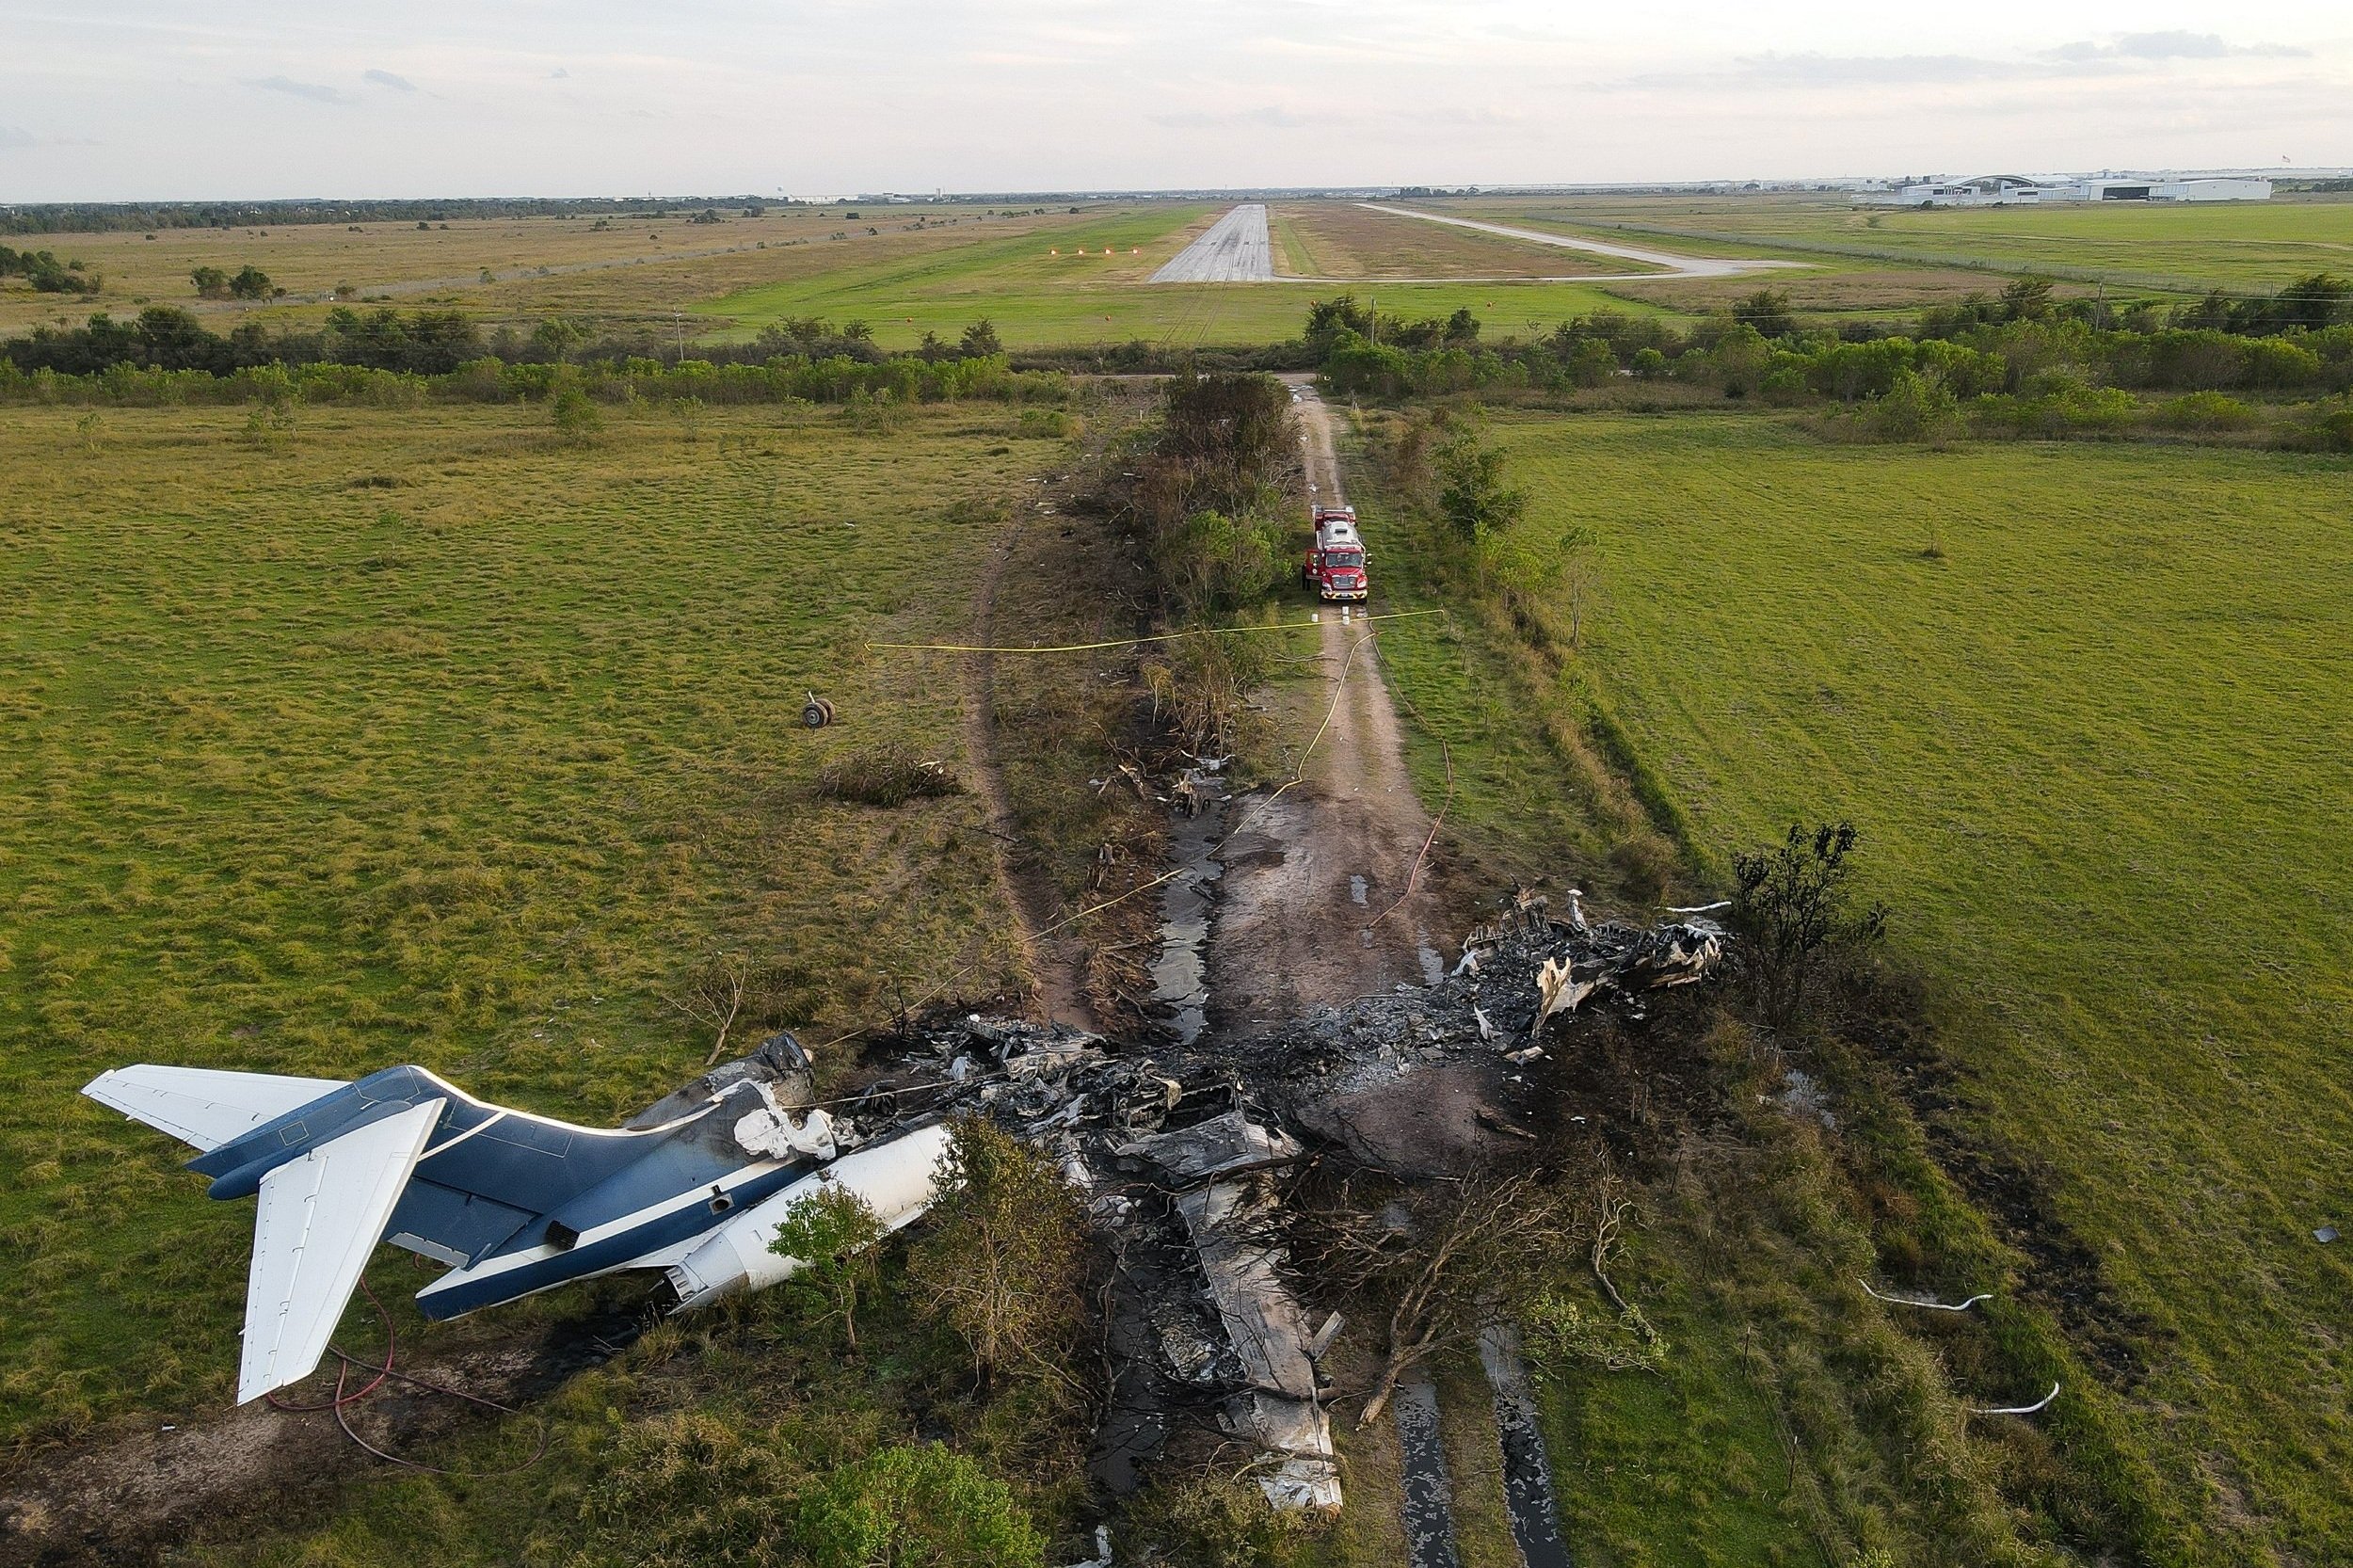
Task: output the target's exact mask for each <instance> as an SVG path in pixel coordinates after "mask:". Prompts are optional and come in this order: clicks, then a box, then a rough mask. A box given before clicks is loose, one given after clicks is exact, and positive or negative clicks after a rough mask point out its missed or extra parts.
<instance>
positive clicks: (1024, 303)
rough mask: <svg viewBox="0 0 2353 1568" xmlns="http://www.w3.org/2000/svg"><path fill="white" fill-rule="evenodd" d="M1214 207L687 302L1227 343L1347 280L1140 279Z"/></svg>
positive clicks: (1513, 322)
mask: <svg viewBox="0 0 2353 1568" xmlns="http://www.w3.org/2000/svg"><path fill="white" fill-rule="evenodd" d="M1222 211H1224V208H1223V207H1222V206H1203V205H1147V206H1138V207H1134V208H1130V209H1121V210H1115V211H1112V212H1108V213H1102V214H1093V215H1088V216H1086V217H1085V219H1084V220H1083V221H1081V222H1079V223H1076V224H1074V225H1071V226H1068V227H1063V228H1057V229H1055V230H1054V231H1053V232H1050V233H1037V234H1022V235H1017V236H1016V237H1013V238H1010V239H1005V238H996V237H993V236H988V235H985V234H983V233H979V232H976V233H975V234H974V235H973V237H972V238H971V240H970V241H968V242H966V243H958V244H951V245H944V246H941V247H938V248H933V249H928V250H926V251H924V252H923V253H921V254H920V255H900V254H894V255H891V256H888V257H885V258H882V259H877V260H868V259H866V258H865V257H863V256H861V255H859V254H856V253H854V252H850V251H843V252H840V261H841V264H839V265H830V266H828V267H826V268H825V269H824V270H822V271H809V272H808V273H806V274H805V275H802V276H796V277H792V278H789V279H785V280H779V281H776V282H773V283H763V284H760V285H756V286H753V287H750V288H744V289H739V290H737V291H736V292H734V293H731V294H728V295H724V296H720V297H717V298H714V299H707V300H704V301H702V302H700V303H697V304H696V305H695V306H694V307H693V309H694V312H696V314H698V315H702V316H705V317H725V318H727V321H726V323H725V324H724V325H723V326H720V327H719V328H718V330H717V335H718V336H720V337H722V338H742V337H749V336H750V335H752V333H754V332H756V331H757V330H758V329H759V328H760V327H761V326H762V325H764V324H766V323H768V322H771V321H777V320H782V319H785V318H787V317H796V316H811V315H814V316H824V317H826V318H829V319H831V320H834V321H837V322H839V321H848V320H853V319H856V320H862V321H865V322H866V323H868V324H869V325H870V326H872V328H873V329H874V338H875V341H876V342H877V343H880V344H883V345H884V346H885V347H888V348H906V347H912V346H914V345H915V344H918V343H920V341H921V339H922V335H923V334H924V333H925V332H936V333H937V334H938V335H939V336H940V337H942V338H945V339H949V340H951V341H952V340H953V339H954V338H955V337H956V335H957V334H958V333H960V332H962V331H963V330H964V328H966V327H968V326H969V325H971V324H972V323H973V322H974V321H977V320H979V319H981V318H982V317H984V316H985V317H987V318H988V319H989V320H990V321H991V322H992V323H993V324H994V325H995V326H996V328H997V331H998V335H999V336H1000V338H1002V339H1003V340H1004V342H1005V343H1006V344H1007V345H1008V346H1010V347H1014V348H1033V347H1037V348H1042V347H1057V346H1064V345H1071V344H1080V345H1086V344H1123V343H1128V342H1131V341H1134V340H1137V339H1144V340H1147V341H1150V342H1153V343H1160V344H1173V345H1176V346H1178V347H1185V346H1233V345H1241V344H1263V343H1279V342H1284V341H1286V340H1289V339H1290V338H1294V337H1296V336H1298V334H1299V330H1300V324H1301V323H1302V322H1303V321H1304V320H1305V318H1306V314H1307V306H1308V304H1309V302H1310V301H1312V300H1315V299H1319V298H1322V297H1326V296H1331V295H1333V294H1335V293H1337V292H1340V291H1341V290H1342V289H1344V288H1346V287H1349V286H1350V285H1336V284H1331V283H1289V282H1271V283H1153V282H1150V281H1148V280H1149V279H1150V277H1151V275H1152V274H1153V272H1155V271H1156V270H1158V269H1159V267H1160V264H1162V263H1164V262H1166V261H1167V260H1168V259H1169V258H1170V257H1172V256H1174V255H1176V254H1177V252H1178V251H1179V250H1181V249H1183V248H1184V247H1185V245H1186V244H1187V243H1188V242H1189V241H1190V240H1191V239H1192V237H1193V234H1195V233H1197V232H1200V231H1201V230H1202V229H1204V228H1207V227H1208V226H1209V223H1210V222H1211V221H1213V220H1214V219H1215V218H1216V216H1217V215H1218V214H1219V213H1220V212H1222ZM1394 221H1395V222H1396V223H1398V224H1399V225H1401V226H1403V225H1406V224H1408V223H1409V222H1410V220H1407V219H1396V220H1394ZM1276 229H1277V239H1276V245H1277V250H1278V254H1280V255H1282V256H1285V257H1286V258H1289V260H1290V262H1291V264H1299V265H1305V264H1307V263H1308V260H1309V257H1308V256H1307V254H1306V252H1305V250H1304V249H1303V248H1301V241H1300V238H1299V235H1298V232H1297V229H1296V226H1295V225H1294V224H1291V223H1285V224H1281V225H1277V226H1276ZM1404 232H1410V231H1404ZM1106 250H1109V251H1110V252H1111V254H1108V255H1106V254H1104V252H1105V251H1106ZM1057 251H1059V254H1056V253H1055V252H1057ZM1131 252H1132V254H1131ZM1354 287H1355V289H1356V292H1357V293H1359V294H1360V295H1363V294H1370V295H1377V296H1378V297H1379V299H1380V305H1381V310H1382V312H1383V313H1384V314H1385V315H1394V316H1409V317H1418V316H1430V315H1437V316H1443V315H1446V314H1449V313H1450V312H1453V311H1454V310H1455V309H1457V308H1458V307H1461V306H1465V305H1467V306H1469V307H1470V308H1471V309H1472V310H1474V311H1477V312H1479V313H1480V314H1481V316H1482V317H1485V318H1487V319H1488V320H1489V321H1490V322H1491V324H1492V327H1491V329H1492V330H1494V331H1496V332H1497V333H1498V334H1500V333H1503V332H1507V331H1521V330H1525V329H1526V328H1527V325H1528V324H1529V323H1535V324H1537V325H1538V328H1539V329H1543V328H1549V327H1550V326H1551V325H1552V324H1554V323H1555V322H1558V321H1561V320H1562V319H1564V318H1566V317H1568V316H1571V315H1577V314H1580V313H1583V312H1588V311H1591V310H1593V309H1595V308H1596V307H1598V306H1602V305H1606V304H1610V303H1612V302H1611V301H1609V299H1607V298H1606V297H1605V296H1603V295H1602V294H1601V293H1600V292H1599V291H1598V290H1597V289H1596V288H1594V287H1593V286H1591V285H1587V284H1577V283H1542V282H1476V283H1390V282H1371V281H1369V282H1366V283H1362V284H1358V285H1354ZM1619 308H1624V307H1623V306H1620V307H1619Z"/></svg>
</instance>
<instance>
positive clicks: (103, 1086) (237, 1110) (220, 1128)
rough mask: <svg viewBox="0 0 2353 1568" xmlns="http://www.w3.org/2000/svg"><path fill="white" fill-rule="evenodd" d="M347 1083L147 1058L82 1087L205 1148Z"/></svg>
mask: <svg viewBox="0 0 2353 1568" xmlns="http://www.w3.org/2000/svg"><path fill="white" fill-rule="evenodd" d="M342 1087H344V1080H342V1079H337V1078H280V1077H279V1076H278V1075H276V1074H273V1073H232V1072H222V1071H218V1070H216V1069H215V1068H211V1067H159V1066H154V1065H152V1064H142V1065H139V1066H136V1067H117V1068H116V1069H115V1070H114V1071H112V1072H106V1073H100V1074H99V1075H98V1076H97V1077H96V1078H94V1079H91V1080H89V1081H88V1083H86V1084H84V1085H83V1086H82V1093H83V1094H85V1095H88V1096H89V1097H90V1098H91V1099H94V1100H96V1101H97V1102H98V1103H99V1104H101V1105H103V1106H105V1107H107V1108H108V1109H109V1110H113V1111H120V1112H122V1113H123V1114H124V1115H126V1116H128V1117H130V1118H131V1119H132V1120H133V1121H135V1122H144V1123H146V1124H147V1125H148V1126H149V1127H152V1128H155V1130H157V1131H158V1132H167V1133H169V1134H170V1135H171V1136H172V1137H174V1138H177V1139H179V1140H180V1142H182V1143H184V1144H187V1145H188V1146H189V1147H191V1148H193V1149H195V1150H196V1151H197V1152H198V1153H200V1154H205V1153H210V1152H211V1151H212V1150H214V1149H216V1148H218V1147H220V1145H221V1144H226V1143H227V1142H229V1141H230V1140H231V1139H232V1138H239V1137H243V1136H244V1135H245V1134H246V1133H248V1132H250V1131H252V1130H253V1129H254V1128H257V1127H260V1126H261V1125H262V1124H263V1123H264V1122H274V1121H276V1120H277V1119H278V1118H279V1117H280V1116H282V1115H284V1114H285V1113H286V1112H289V1111H294V1110H298V1109H299V1108H301V1107H303V1106H306V1105H308V1104H310V1103H311V1102H312V1100H314V1099H317V1098H318V1097H319V1096H322V1095H328V1094H332V1093H333V1092H334V1091H336V1090H338V1089H341V1088H342Z"/></svg>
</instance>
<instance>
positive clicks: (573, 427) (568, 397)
mask: <svg viewBox="0 0 2353 1568" xmlns="http://www.w3.org/2000/svg"><path fill="white" fill-rule="evenodd" d="M548 420H549V422H550V423H551V424H553V425H554V426H555V431H556V434H557V435H559V436H561V437H562V438H563V439H564V440H566V441H568V442H569V443H570V444H571V445H573V446H586V445H587V444H588V443H589V442H591V441H593V440H596V439H597V437H598V436H599V435H600V434H601V433H602V432H603V430H604V416H603V415H602V414H600V413H599V412H598V411H597V406H596V405H595V404H594V403H591V402H590V401H588V394H587V393H586V392H582V391H581V390H580V389H579V388H578V387H567V388H565V389H564V390H563V391H562V392H557V393H556V394H555V396H554V397H553V398H552V399H550V400H549V403H548Z"/></svg>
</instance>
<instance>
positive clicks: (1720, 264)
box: [1171, 201, 1811, 283]
mask: <svg viewBox="0 0 2353 1568" xmlns="http://www.w3.org/2000/svg"><path fill="white" fill-rule="evenodd" d="M1356 205H1358V206H1359V207H1363V208H1366V209H1368V210H1369V211H1372V212H1376V213H1387V214H1388V215H1389V216H1392V217H1417V218H1420V219H1421V220H1422V221H1423V222H1425V223H1450V224H1452V225H1453V226H1454V227H1455V228H1457V229H1476V230H1478V231H1479V232H1481V233H1482V234H1501V235H1503V236H1504V237H1505V238H1506V239H1515V240H1532V241H1534V242H1535V243H1536V244H1538V245H1558V246H1561V247H1564V248H1568V249H1570V250H1590V251H1592V252H1593V253H1594V254H1596V255H1601V256H1622V257H1624V258H1625V260H1627V261H1629V262H1648V263H1649V264H1651V265H1653V266H1663V267H1666V268H1667V269H1668V270H1667V271H1666V272H1664V273H1657V272H1648V273H1618V274H1615V275H1604V276H1603V277H1600V278H1592V279H1584V278H1547V279H1543V280H1541V281H1544V282H1548V283H1572V282H1600V281H1609V282H1617V283H1626V282H1634V281H1637V280H1640V279H1643V278H1660V277H1665V278H1737V277H1740V276H1741V275H1743V274H1744V273H1751V272H1767V271H1770V270H1772V269H1774V268H1776V267H1789V266H1808V265H1811V263H1807V262H1783V261H1767V260H1765V259H1763V258H1761V257H1759V258H1738V257H1718V256H1679V255H1676V254H1675V253H1674V252H1673V251H1671V250H1645V249H1643V248H1641V247H1640V246H1635V245H1611V244H1610V243H1609V242H1608V241H1606V240H1588V239H1574V238H1572V237H1570V236H1569V235H1567V234H1548V233H1545V232H1543V231H1542V230H1539V229H1514V228H1513V227H1511V226H1510V225H1509V224H1503V223H1482V222H1481V221H1480V220H1479V219H1477V218H1475V217H1454V216H1449V214H1446V213H1426V212H1422V211H1421V210H1419V209H1418V208H1415V207H1385V206H1383V205H1381V203H1379V202H1378V201H1359V202H1357V203H1356ZM1261 210H1263V209H1261ZM1235 211H1237V212H1239V211H1241V209H1240V208H1236V209H1235ZM1229 216H1230V215H1229ZM1220 227H1223V225H1220ZM1216 232H1217V231H1216V230H1215V229H1212V230H1210V231H1209V234H1214V233H1216ZM1209 234H1204V235H1202V236H1201V237H1202V239H1208V238H1209ZM1195 243H1196V244H1197V243H1199V242H1197V241H1196V242H1195ZM1192 254H1193V252H1192V251H1191V250H1187V251H1186V252H1185V256H1190V255H1192ZM1184 259H1185V257H1184V256H1179V257H1177V261H1179V262H1181V261H1183V260H1184ZM1171 265H1172V266H1173V265H1175V263H1171Z"/></svg>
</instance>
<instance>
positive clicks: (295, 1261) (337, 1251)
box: [237, 1099, 442, 1404]
mask: <svg viewBox="0 0 2353 1568" xmlns="http://www.w3.org/2000/svg"><path fill="white" fill-rule="evenodd" d="M441 1107H442V1102H441V1101H440V1100H438V1099H436V1100H427V1101H426V1102H425V1103H424V1104H423V1105H418V1106H412V1107H410V1108H409V1109H408V1110H407V1111H403V1112H400V1113H399V1114H398V1115H395V1116H388V1117H386V1118H385V1119H384V1120H382V1121H380V1122H371V1123H369V1124H368V1125H367V1126H365V1127H363V1128H357V1129H355V1130H353V1131H350V1132H346V1133H344V1135H343V1136H342V1137H340V1138H333V1139H329V1140H328V1142H326V1143H324V1144H320V1145H319V1146H318V1147H317V1148H314V1149H312V1151H311V1152H310V1153H308V1154H306V1155H304V1156H303V1157H302V1158H301V1159H299V1160H289V1161H288V1162H287V1163H285V1164H283V1165H280V1166H279V1167H278V1168H277V1169H275V1170H273V1171H271V1172H270V1173H269V1174H268V1175H266V1176H264V1177H262V1191H261V1201H260V1203H259V1205H258V1207H257V1208H256V1210H255V1213H254V1216H253V1270H252V1272H251V1273H250V1274H249V1275H248V1278H247V1283H246V1298H245V1352H244V1355H243V1357H242V1359H241V1363H240V1365H239V1368H238V1371H237V1402H238V1403H239V1404H244V1403H246V1402H247V1401H248V1400H257V1399H259V1398H261V1397H262V1396H263V1395H264V1394H266V1393H268V1392H269V1391H270V1390H271V1389H273V1388H282V1387H284V1386H285V1385H286V1384H290V1383H294V1382H296V1381H297V1380H299V1379H302V1378H306V1377H308V1376H310V1375H311V1373H312V1371H313V1370H314V1369H315V1368H317V1367H318V1364H319V1359H320V1358H321V1357H322V1356H324V1355H325V1354H326V1353H327V1341H328V1338H329V1337H330V1336H332V1335H333V1334H334V1332H335V1324H336V1323H337V1322H338V1321H339V1320H341V1319H342V1317H343V1315H344V1305H345V1304H347V1303H349V1302H350V1300H351V1292H352V1290H353V1289H354V1288H356V1287H357V1286H358V1285H359V1283H360V1270H361V1269H362V1268H364V1267H365V1266H366V1264H367V1261H368V1255H369V1254H370V1253H372V1252H374V1251H375V1250H376V1241H377V1240H379V1239H380V1238H381V1237H382V1236H383V1234H384V1226H385V1224H386V1223H387V1222H388V1221H390V1220H391V1219H392V1208H393V1206H394V1205H395V1204H396V1203H398V1202H399V1200H400V1194H401V1190H402V1189H403V1188H405V1187H407V1186H408V1173H409V1172H410V1171H411V1170H413V1169H415V1168H416V1163H417V1157H418V1156H419V1155H420V1154H421V1153H423V1152H424V1142H425V1140H426V1139H427V1138H429V1137H431V1136H432V1135H433V1124H434V1123H435V1122H436V1121H438V1120H439V1119H440V1114H441Z"/></svg>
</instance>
